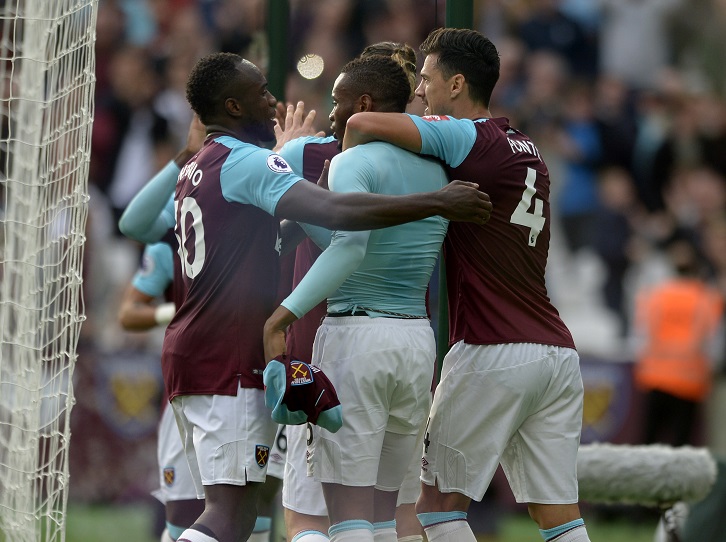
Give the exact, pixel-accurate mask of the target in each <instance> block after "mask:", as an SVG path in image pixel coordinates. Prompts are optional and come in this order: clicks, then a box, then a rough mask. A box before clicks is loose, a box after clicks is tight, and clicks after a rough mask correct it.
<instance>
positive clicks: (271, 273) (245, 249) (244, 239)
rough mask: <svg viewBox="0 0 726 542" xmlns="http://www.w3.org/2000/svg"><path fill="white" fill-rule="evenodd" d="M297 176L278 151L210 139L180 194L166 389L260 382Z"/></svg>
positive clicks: (220, 389)
mask: <svg viewBox="0 0 726 542" xmlns="http://www.w3.org/2000/svg"><path fill="white" fill-rule="evenodd" d="M300 180H301V178H300V177H298V176H297V175H294V174H293V173H292V170H291V169H290V167H289V166H288V165H287V163H286V162H285V160H284V159H283V158H282V157H280V156H279V155H277V154H275V153H272V152H270V151H268V150H266V149H261V148H260V147H257V146H255V145H251V144H248V143H244V142H242V141H240V140H238V139H235V138H233V137H230V136H226V135H224V136H218V137H214V138H212V137H210V138H208V139H207V140H206V141H205V143H204V146H203V147H202V149H201V150H200V151H199V152H198V153H197V154H196V155H195V156H194V157H193V158H192V159H191V160H190V161H189V162H187V164H186V165H185V166H184V168H182V170H181V172H180V173H179V179H178V182H177V186H176V193H175V196H174V211H175V216H176V225H175V230H174V233H175V235H176V238H177V241H178V244H179V248H178V257H179V262H180V276H181V284H180V287H181V289H182V290H183V295H184V299H183V302H182V303H181V305H180V306H178V307H177V314H176V315H175V317H174V319H173V320H172V321H171V323H170V324H169V326H168V327H167V330H166V335H165V338H164V346H163V351H162V370H163V373H164V382H165V384H166V386H167V390H168V393H169V398H170V399H173V398H174V397H175V396H177V395H191V394H203V395H235V394H236V393H237V387H238V386H239V385H241V386H242V387H248V388H262V387H263V384H262V371H263V369H264V367H265V360H264V352H263V347H262V344H263V343H262V329H263V326H264V323H265V321H266V319H267V318H268V317H269V315H270V314H271V313H272V311H273V310H274V308H275V296H276V292H277V287H278V284H277V281H278V276H279V256H280V249H281V242H280V227H279V220H278V219H277V218H275V217H274V216H273V215H274V212H275V208H276V206H277V203H278V201H279V200H280V198H281V197H282V196H283V195H284V194H285V192H286V191H287V190H288V189H289V188H290V187H291V186H292V185H294V184H295V183H297V182H298V181H300Z"/></svg>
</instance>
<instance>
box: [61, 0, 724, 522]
mask: <svg viewBox="0 0 726 542" xmlns="http://www.w3.org/2000/svg"><path fill="white" fill-rule="evenodd" d="M458 4H460V5H466V4H467V3H465V2H460V3H458ZM456 5H457V3H454V2H450V3H449V6H448V9H449V11H448V12H447V6H446V3H445V2H444V1H443V0H441V1H435V0H316V1H304V0H290V1H289V2H283V1H280V0H270V1H269V2H267V1H264V0H101V2H100V6H99V12H98V26H97V42H96V53H97V65H96V70H97V86H96V95H95V99H96V112H95V121H94V128H93V140H92V155H91V170H90V179H89V182H90V190H91V194H92V198H91V201H90V215H89V222H88V234H89V236H88V239H89V240H88V244H87V247H86V254H85V258H86V263H85V275H86V276H85V291H84V296H85V305H86V312H87V315H88V320H87V321H86V323H85V324H84V326H83V328H82V335H81V340H80V344H79V347H78V348H79V358H78V365H77V368H76V376H75V378H76V384H75V387H76V395H77V399H78V403H77V404H76V406H75V407H74V409H73V414H72V433H73V440H72V446H71V455H70V458H71V476H72V483H71V490H70V504H71V508H70V512H69V523H73V510H74V508H73V506H76V505H88V504H94V505H95V504H106V505H109V504H110V505H112V506H119V505H121V504H126V503H132V504H136V505H139V504H140V505H141V506H144V507H149V509H151V508H153V507H154V503H153V500H152V499H151V498H150V497H149V491H150V490H151V489H153V488H154V486H155V483H156V472H155V461H156V459H155V457H156V456H155V429H156V423H157V420H158V412H159V405H160V400H161V399H160V397H161V375H160V370H159V363H158V354H159V351H160V344H161V337H162V334H161V332H154V333H144V334H138V333H136V334H131V333H125V332H123V331H122V330H121V329H120V327H119V325H118V324H117V322H116V311H117V308H118V304H119V300H120V296H121V293H122V291H123V288H124V287H125V286H126V284H127V283H128V281H129V279H130V278H131V276H132V274H133V272H134V270H135V268H136V265H137V264H138V261H139V256H140V246H139V245H138V244H136V243H134V242H132V241H129V240H127V239H125V238H123V237H121V236H120V235H119V234H118V232H117V230H116V225H115V224H116V219H117V218H118V216H119V214H120V212H121V211H122V210H123V208H124V207H125V205H126V204H127V203H128V201H129V199H130V198H131V197H132V196H133V194H135V192H136V191H137V190H138V189H139V187H140V186H141V185H143V183H144V182H145V181H146V180H147V179H148V178H150V176H151V175H152V174H153V173H154V172H155V171H156V170H157V169H158V168H159V167H160V166H161V165H163V164H165V163H166V162H167V161H168V160H169V159H170V158H171V157H173V155H174V154H175V153H176V150H177V149H178V148H179V147H180V146H181V145H182V143H183V140H184V138H185V136H186V129H187V126H188V123H189V118H190V117H189V115H190V113H189V110H188V107H187V104H186V101H185V98H184V84H185V80H186V76H187V74H188V72H189V69H190V68H191V66H193V64H194V62H195V61H196V60H197V59H198V58H199V57H201V56H203V55H204V54H206V53H208V52H211V51H216V50H225V51H233V52H238V53H241V54H242V55H243V56H245V57H247V58H249V59H250V60H252V61H253V62H255V63H257V64H258V65H259V66H260V67H262V68H263V70H265V71H267V72H268V76H269V78H270V83H271V87H272V91H273V93H274V94H275V95H276V96H277V97H278V99H282V98H283V96H284V97H285V98H287V99H290V100H304V101H305V103H306V105H307V106H308V107H309V108H314V109H316V110H317V112H318V116H317V127H318V128H319V129H321V130H328V129H329V121H328V120H327V115H328V113H329V110H330V107H331V100H330V89H331V88H332V84H333V81H334V79H335V77H336V76H337V74H338V72H339V69H340V67H341V66H342V65H343V64H344V63H345V62H346V61H347V60H349V59H350V58H352V57H353V56H355V55H356V54H357V53H359V52H360V50H361V49H362V48H363V46H364V45H366V44H369V43H373V42H376V41H381V40H395V41H403V42H407V43H409V44H411V45H413V46H414V47H417V46H418V45H419V44H420V43H421V41H422V40H423V38H424V37H425V36H426V34H427V33H428V32H429V31H430V30H431V29H432V28H434V27H436V26H442V25H443V24H444V22H445V21H446V20H447V17H449V19H448V20H451V18H452V17H454V18H456V17H463V18H464V19H463V20H464V21H465V22H466V19H467V14H466V13H463V14H462V12H456V11H451V10H452V9H453V7H455V6H456ZM473 6H474V11H473V19H471V26H472V27H473V28H476V29H478V30H481V31H482V32H484V33H485V34H486V35H487V36H489V37H490V38H491V39H492V40H493V41H494V43H495V44H496V45H497V47H498V48H499V50H500V54H501V57H502V76H501V79H500V82H499V84H498V86H497V89H496V90H495V93H494V96H493V101H492V112H493V114H494V115H495V116H507V117H509V118H510V120H511V121H512V124H513V125H514V126H517V127H518V128H521V129H522V130H523V131H525V132H527V133H528V134H529V135H531V137H532V138H533V140H534V141H535V142H536V143H537V144H538V146H539V149H540V152H541V153H542V155H543V156H544V158H545V160H546V162H547V163H548V165H549V168H550V171H551V176H552V179H553V186H552V190H553V194H552V196H553V197H552V200H553V205H552V209H553V226H552V246H551V250H550V264H549V276H548V287H549V289H550V294H551V296H552V298H553V300H554V301H555V304H556V305H557V306H558V308H559V309H560V311H561V313H562V316H563V318H564V320H565V321H566V323H567V324H568V325H569V326H570V327H571V329H572V331H573V334H574V336H575V340H576V342H577V345H578V349H579V351H580V353H581V357H582V362H583V363H582V369H583V379H584V381H585V387H586V399H585V413H584V431H583V442H593V441H609V442H616V443H636V442H637V441H638V438H639V431H640V426H641V418H640V416H641V410H640V401H641V397H640V396H639V394H638V393H637V392H636V390H634V388H633V385H632V380H631V370H632V361H633V358H632V340H631V339H632V333H631V327H630V323H631V316H632V307H633V300H634V297H635V295H636V294H637V292H638V291H639V290H640V289H642V288H643V287H645V286H646V285H648V284H653V283H655V282H657V281H658V280H660V279H661V278H663V277H664V276H665V275H666V274H667V272H668V268H667V265H666V262H665V258H664V254H663V251H662V248H661V247H662V241H663V240H664V239H665V238H666V237H667V235H668V234H669V232H671V231H672V230H673V228H674V227H678V228H679V229H682V230H684V231H687V232H688V233H689V234H690V235H692V236H693V238H694V239H696V240H697V241H698V243H699V245H700V247H701V249H702V251H703V254H704V256H705V257H706V258H707V260H708V264H709V270H710V273H711V274H710V279H711V280H712V281H713V283H714V284H715V285H717V286H719V287H720V288H721V289H722V290H723V291H724V292H725V293H726V101H725V100H726V72H724V71H723V69H722V66H721V58H722V53H723V51H724V50H726V32H724V31H723V30H724V28H726V2H725V1H723V0H642V1H640V2H632V1H630V0H598V1H596V0H530V1H527V0H475V1H474V2H473ZM270 14H272V15H270ZM465 25H466V24H465ZM281 66H282V68H284V69H281ZM321 70H322V71H321ZM313 76H315V77H313ZM411 111H412V112H414V113H421V112H422V106H421V104H420V103H418V100H416V101H415V102H414V103H413V104H412V106H411ZM575 234H577V235H575ZM437 293H438V288H437V282H436V281H434V283H433V285H432V299H433V305H432V307H433V311H434V313H435V314H436V315H438V308H437V303H436V301H437ZM435 319H437V318H435ZM435 325H436V324H435ZM715 384H716V386H715V391H714V393H713V394H712V396H711V398H710V399H709V401H708V403H707V405H706V408H704V410H703V412H702V416H701V418H700V422H699V424H698V427H697V428H696V443H698V444H703V445H707V446H709V447H710V448H711V449H712V450H713V451H714V452H715V453H717V454H721V455H723V454H725V453H726V431H725V430H724V428H723V424H719V418H720V413H722V412H723V411H724V409H725V408H726V405H725V404H724V403H725V402H726V400H725V399H724V396H726V393H725V392H724V388H726V386H725V385H724V375H723V371H722V369H721V367H720V366H719V367H718V368H717V372H716V382H715ZM499 482H501V481H499ZM499 482H498V483H499ZM499 485H501V483H499ZM493 499H494V501H495V502H496V504H497V505H498V507H499V508H500V509H505V510H510V509H514V510H519V511H521V509H517V508H516V507H514V508H513V504H512V503H511V501H510V497H509V493H508V490H507V489H506V488H505V487H502V490H498V491H495V497H493Z"/></svg>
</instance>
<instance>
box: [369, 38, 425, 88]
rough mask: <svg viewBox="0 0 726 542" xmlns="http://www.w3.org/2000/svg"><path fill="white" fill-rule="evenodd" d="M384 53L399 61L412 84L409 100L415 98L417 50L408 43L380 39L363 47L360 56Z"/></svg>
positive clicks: (409, 82)
mask: <svg viewBox="0 0 726 542" xmlns="http://www.w3.org/2000/svg"><path fill="white" fill-rule="evenodd" d="M371 55H383V56H390V57H391V58H392V59H393V60H395V61H396V62H398V63H399V64H400V65H401V67H402V68H403V71H404V72H406V77H408V84H409V85H410V86H411V92H410V93H409V95H408V101H409V102H410V101H411V100H413V98H414V96H415V92H416V51H414V50H413V47H411V46H410V45H408V44H407V43H398V42H395V41H379V42H377V43H374V44H372V45H369V46H367V47H366V48H365V49H363V52H362V53H361V54H360V56H371Z"/></svg>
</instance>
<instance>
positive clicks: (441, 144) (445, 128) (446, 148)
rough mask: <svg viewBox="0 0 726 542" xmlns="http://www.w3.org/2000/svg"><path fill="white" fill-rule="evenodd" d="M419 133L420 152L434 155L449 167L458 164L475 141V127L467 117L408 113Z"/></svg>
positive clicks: (467, 153)
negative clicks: (420, 115) (458, 117)
mask: <svg viewBox="0 0 726 542" xmlns="http://www.w3.org/2000/svg"><path fill="white" fill-rule="evenodd" d="M409 117H411V120H413V123H414V124H415V125H416V128H418V131H419V133H420V134H421V154H428V155H431V156H435V157H436V158H438V159H439V160H443V161H444V162H445V163H446V164H448V165H449V166H451V167H457V166H460V165H461V163H462V162H463V161H464V159H465V158H466V157H467V156H468V155H469V153H470V152H471V149H472V147H474V143H475V142H476V127H475V126H474V121H472V120H469V119H455V118H452V117H437V116H429V117H418V116H416V115H409Z"/></svg>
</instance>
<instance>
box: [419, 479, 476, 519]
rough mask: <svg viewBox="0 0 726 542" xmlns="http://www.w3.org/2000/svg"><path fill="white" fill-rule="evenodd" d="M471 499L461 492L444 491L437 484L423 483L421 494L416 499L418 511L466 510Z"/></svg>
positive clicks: (423, 512) (424, 512)
mask: <svg viewBox="0 0 726 542" xmlns="http://www.w3.org/2000/svg"><path fill="white" fill-rule="evenodd" d="M470 503H471V499H470V498H469V497H467V496H465V495H462V494H461V493H442V492H441V491H439V489H438V488H437V487H436V486H429V485H426V484H421V495H419V498H418V501H416V513H417V514H426V513H429V512H455V511H456V512H466V511H468V510H469V504H470Z"/></svg>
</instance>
